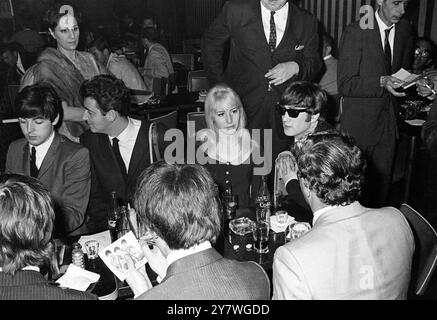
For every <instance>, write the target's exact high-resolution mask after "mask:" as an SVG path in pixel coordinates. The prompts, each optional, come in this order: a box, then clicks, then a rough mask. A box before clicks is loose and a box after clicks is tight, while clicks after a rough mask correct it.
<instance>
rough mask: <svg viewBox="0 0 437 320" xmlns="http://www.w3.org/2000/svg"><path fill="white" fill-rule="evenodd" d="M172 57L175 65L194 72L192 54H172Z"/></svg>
mask: <svg viewBox="0 0 437 320" xmlns="http://www.w3.org/2000/svg"><path fill="white" fill-rule="evenodd" d="M170 56H171V60H172V62H173V63H180V64H181V65H183V66H184V67H185V68H187V70H188V71H192V70H194V55H193V54H192V53H172V54H171V55H170Z"/></svg>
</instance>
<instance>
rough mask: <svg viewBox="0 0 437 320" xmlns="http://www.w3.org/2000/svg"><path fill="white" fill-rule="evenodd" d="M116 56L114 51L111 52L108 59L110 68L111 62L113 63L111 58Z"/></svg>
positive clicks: (107, 64)
mask: <svg viewBox="0 0 437 320" xmlns="http://www.w3.org/2000/svg"><path fill="white" fill-rule="evenodd" d="M114 57H115V54H114V52H111V54H110V55H109V57H108V61H106V68H108V66H109V64H110V63H111V60H112V59H113V58H114Z"/></svg>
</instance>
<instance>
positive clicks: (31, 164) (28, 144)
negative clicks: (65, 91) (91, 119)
mask: <svg viewBox="0 0 437 320" xmlns="http://www.w3.org/2000/svg"><path fill="white" fill-rule="evenodd" d="M15 107H16V110H17V111H18V116H19V118H18V120H19V123H20V127H21V131H22V132H23V135H24V138H21V139H19V140H16V141H14V142H12V143H11V145H10V146H9V150H8V154H7V159H6V172H10V173H17V174H24V175H26V176H31V177H34V178H37V179H38V180H39V181H41V182H42V183H43V184H44V186H45V187H46V188H47V189H48V190H49V191H50V193H51V195H52V197H53V200H54V207H55V213H56V219H55V228H54V235H53V236H54V237H55V238H59V237H65V236H71V235H76V234H79V233H78V232H79V229H78V228H79V227H80V226H81V225H82V224H83V222H84V221H85V212H86V208H87V205H88V199H89V195H90V186H91V180H90V159H89V153H88V150H87V149H86V148H84V147H83V146H81V145H80V144H78V143H75V142H72V141H70V140H69V139H68V138H66V137H65V136H63V135H60V134H58V133H56V132H55V129H56V128H57V127H58V126H59V124H60V123H62V114H63V113H62V105H61V100H60V99H59V97H58V95H57V94H56V91H55V90H54V89H53V88H52V87H50V86H49V85H45V84H35V85H32V86H27V87H25V88H24V89H23V90H21V92H20V93H19V94H18V95H17V97H16V99H15Z"/></svg>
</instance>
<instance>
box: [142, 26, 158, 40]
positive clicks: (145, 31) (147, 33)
mask: <svg viewBox="0 0 437 320" xmlns="http://www.w3.org/2000/svg"><path fill="white" fill-rule="evenodd" d="M140 38H141V39H147V40H149V41H152V42H157V41H158V39H159V33H158V31H157V30H156V29H155V28H153V27H146V28H142V29H141V32H140Z"/></svg>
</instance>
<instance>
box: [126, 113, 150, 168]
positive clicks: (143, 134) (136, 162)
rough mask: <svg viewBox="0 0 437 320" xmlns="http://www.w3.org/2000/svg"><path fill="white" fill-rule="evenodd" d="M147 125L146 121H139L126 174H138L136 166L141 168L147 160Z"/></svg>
mask: <svg viewBox="0 0 437 320" xmlns="http://www.w3.org/2000/svg"><path fill="white" fill-rule="evenodd" d="M148 127H149V126H148V125H147V124H146V122H144V121H143V122H141V127H140V131H139V132H138V136H137V140H136V141H135V145H134V149H133V150H132V156H131V159H130V163H129V169H128V176H136V175H138V174H139V172H137V171H138V168H143V167H144V166H142V164H143V163H144V162H149V163H150V161H149V160H148V159H149V156H148V151H149V148H148V147H147V146H148V145H149V141H148V131H149V129H148Z"/></svg>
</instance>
